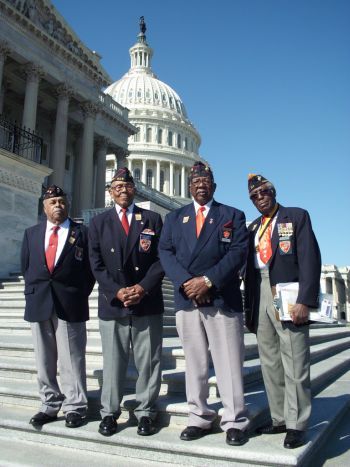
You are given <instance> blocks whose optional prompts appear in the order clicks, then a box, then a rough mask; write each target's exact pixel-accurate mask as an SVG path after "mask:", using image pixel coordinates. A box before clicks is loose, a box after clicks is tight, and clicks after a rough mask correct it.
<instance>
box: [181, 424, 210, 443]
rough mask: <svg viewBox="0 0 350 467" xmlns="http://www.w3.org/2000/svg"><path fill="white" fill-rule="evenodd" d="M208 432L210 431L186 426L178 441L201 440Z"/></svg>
mask: <svg viewBox="0 0 350 467" xmlns="http://www.w3.org/2000/svg"><path fill="white" fill-rule="evenodd" d="M210 432H211V429H209V430H205V429H204V428H199V426H188V427H187V428H185V429H184V431H183V432H182V433H181V435H180V439H182V441H194V440H195V439H199V438H202V437H203V436H205V435H207V434H209V433H210Z"/></svg>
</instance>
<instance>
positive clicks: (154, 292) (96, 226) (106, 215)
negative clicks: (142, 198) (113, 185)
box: [89, 206, 164, 320]
mask: <svg viewBox="0 0 350 467" xmlns="http://www.w3.org/2000/svg"><path fill="white" fill-rule="evenodd" d="M162 225H163V223H162V219H161V217H160V215H159V214H157V213H156V212H153V211H148V210H146V209H141V208H139V207H137V206H135V207H134V212H133V215H132V221H131V224H130V230H129V234H128V236H126V234H125V232H124V229H123V226H122V224H121V222H120V219H119V216H118V214H117V211H116V209H115V208H112V209H109V210H108V211H106V212H103V213H102V214H99V215H97V216H95V217H93V218H92V219H91V221H90V227H89V249H90V264H91V269H92V272H93V274H94V276H95V278H96V280H97V282H98V284H99V297H98V315H99V317H100V318H101V319H103V320H112V319H115V318H117V317H118V316H124V314H125V311H127V313H128V314H133V315H152V314H160V313H163V311H164V304H163V295H162V289H161V284H162V280H163V277H164V271H163V268H162V266H161V264H160V261H159V257H158V242H159V237H160V232H161V230H162ZM145 230H146V231H147V230H150V231H152V232H153V233H154V235H148V236H147V238H148V240H149V241H150V245H149V248H148V246H146V247H144V248H142V244H141V240H142V232H143V231H145ZM146 240H147V239H146ZM135 284H140V285H141V286H142V287H143V288H144V289H145V291H146V295H145V296H144V297H143V299H142V300H141V302H140V303H139V304H137V305H134V306H131V307H129V308H128V309H127V310H126V309H125V307H124V306H123V303H122V302H121V301H119V300H118V299H117V298H116V294H117V292H118V291H119V290H120V289H121V288H123V287H128V286H131V285H135Z"/></svg>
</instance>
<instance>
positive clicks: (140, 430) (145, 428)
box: [137, 417, 156, 436]
mask: <svg viewBox="0 0 350 467" xmlns="http://www.w3.org/2000/svg"><path fill="white" fill-rule="evenodd" d="M155 431H156V427H155V426H154V421H153V420H152V419H151V418H150V417H141V419H140V421H139V424H138V427H137V434H138V435H141V436H149V435H153V433H154V432H155Z"/></svg>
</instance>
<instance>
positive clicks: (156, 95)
mask: <svg viewBox="0 0 350 467" xmlns="http://www.w3.org/2000/svg"><path fill="white" fill-rule="evenodd" d="M154 98H155V100H156V101H157V100H158V99H159V96H158V93H157V91H156V92H155V93H154Z"/></svg>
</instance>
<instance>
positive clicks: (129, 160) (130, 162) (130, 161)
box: [128, 159, 132, 173]
mask: <svg viewBox="0 0 350 467" xmlns="http://www.w3.org/2000/svg"><path fill="white" fill-rule="evenodd" d="M128 169H129V170H130V172H131V173H132V159H128Z"/></svg>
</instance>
